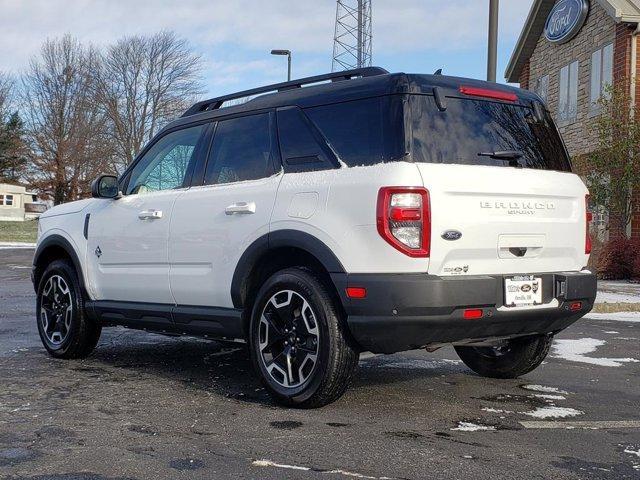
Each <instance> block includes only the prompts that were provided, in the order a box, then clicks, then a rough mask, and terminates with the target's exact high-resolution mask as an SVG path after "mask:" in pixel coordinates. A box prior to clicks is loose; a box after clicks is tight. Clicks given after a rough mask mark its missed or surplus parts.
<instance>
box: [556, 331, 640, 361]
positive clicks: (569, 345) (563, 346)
mask: <svg viewBox="0 0 640 480" xmlns="http://www.w3.org/2000/svg"><path fill="white" fill-rule="evenodd" d="M606 343H607V342H605V341H604V340H598V339H596V338H580V339H577V340H567V339H557V340H555V341H554V342H553V345H552V346H551V348H553V354H552V355H551V356H552V357H555V358H562V359H563V360H568V361H570V362H580V363H588V364H590V365H599V366H601V367H620V366H622V364H623V363H638V362H640V360H636V359H635V358H593V357H587V356H586V355H587V354H589V353H593V352H595V351H596V349H597V348H598V347H601V346H603V345H605V344H606Z"/></svg>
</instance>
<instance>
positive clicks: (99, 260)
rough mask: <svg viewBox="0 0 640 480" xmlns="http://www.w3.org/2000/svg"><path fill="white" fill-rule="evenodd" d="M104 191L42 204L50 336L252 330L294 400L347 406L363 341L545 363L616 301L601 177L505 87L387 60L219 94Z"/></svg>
mask: <svg viewBox="0 0 640 480" xmlns="http://www.w3.org/2000/svg"><path fill="white" fill-rule="evenodd" d="M242 97H248V98H250V100H249V101H245V102H244V103H238V101H237V99H239V98H242ZM229 101H235V102H232V103H235V105H232V106H225V104H226V103H228V102H229ZM93 197H94V198H92V199H87V200H81V201H78V202H73V203H68V204H65V205H60V206H57V207H55V208H53V209H51V210H49V211H48V212H46V213H45V214H43V215H42V216H41V217H40V237H39V241H38V248H37V251H36V254H35V258H34V269H33V281H34V285H35V288H36V290H37V293H38V297H37V316H38V329H39V332H40V335H41V337H42V341H43V343H44V346H45V347H46V349H47V350H48V351H49V352H50V353H51V354H52V355H53V356H56V357H61V358H79V357H84V356H86V355H88V354H89V353H90V352H91V351H92V350H93V349H94V347H95V346H96V344H97V342H98V338H99V336H100V332H101V328H102V327H103V326H109V325H124V326H127V327H131V328H136V329H144V330H148V331H152V332H158V333H165V334H173V335H175V334H178V335H181V334H184V335H198V336H203V337H207V338H212V339H217V340H222V341H232V342H243V343H245V342H246V343H247V344H248V346H249V350H250V353H251V357H252V359H253V362H254V365H255V368H256V371H257V372H258V374H259V375H260V376H261V378H262V380H263V381H264V383H265V385H266V386H267V388H268V389H269V391H270V392H271V393H272V394H273V395H274V396H275V398H276V399H278V400H279V401H282V402H284V403H287V404H291V405H297V406H304V407H317V406H321V405H324V404H327V403H329V402H331V401H333V400H335V399H336V398H338V397H339V396H340V395H341V394H342V393H343V392H344V391H345V389H346V388H347V386H348V383H349V380H350V379H351V377H352V375H353V372H354V370H355V368H356V366H357V363H358V356H359V353H360V352H362V351H371V352H374V353H393V352H399V351H403V350H409V349H417V348H427V349H428V350H429V351H432V350H433V349H436V348H438V347H440V346H442V345H445V344H453V345H454V346H455V348H456V350H457V352H458V354H459V355H460V357H461V358H462V360H463V361H464V362H465V363H466V364H467V365H468V366H469V367H470V368H471V369H473V370H474V371H476V372H477V373H479V374H481V375H485V376H490V377H499V378H513V377H516V376H519V375H522V374H525V373H527V372H529V371H531V370H533V369H534V368H535V367H537V366H538V365H539V364H540V363H541V362H542V360H543V359H544V357H545V355H546V354H547V351H548V349H549V345H550V343H551V339H552V337H553V335H554V334H555V333H557V332H559V331H560V330H562V329H564V328H566V327H568V326H569V325H570V324H572V323H573V322H575V321H576V320H578V319H579V318H580V317H582V316H583V315H585V314H586V313H587V312H588V311H589V310H590V309H591V308H592V306H593V302H594V299H595V294H596V280H595V277H594V275H593V274H592V273H591V272H589V271H587V270H586V265H587V260H588V254H589V251H590V240H589V235H588V229H589V218H590V214H589V213H588V211H587V202H588V197H587V189H586V188H585V186H584V184H583V183H582V181H581V180H580V178H579V177H577V176H576V175H574V174H572V173H571V165H570V162H569V158H568V156H567V152H566V150H565V147H564V145H563V143H562V140H561V139H560V136H559V134H558V131H557V129H556V127H555V126H554V123H553V121H552V119H551V117H550V115H549V113H548V111H547V110H546V109H545V107H544V105H543V104H542V102H541V101H540V99H539V98H538V97H537V96H536V95H535V94H533V93H531V92H528V91H525V90H519V89H514V88H510V87H507V86H503V85H497V84H489V83H486V82H480V81H476V80H469V79H461V78H451V77H445V76H441V75H409V74H404V73H397V74H389V73H388V72H386V71H385V70H383V69H380V68H367V69H360V70H353V71H348V72H341V73H336V74H329V75H321V76H318V77H312V78H307V79H303V80H297V81H293V82H288V83H283V84H278V85H271V86H269V87H265V88H259V89H254V90H250V91H245V92H240V93H238V94H235V95H229V96H226V97H221V98H216V99H212V100H208V101H205V102H200V103H197V104H196V105H194V106H193V107H192V108H191V109H189V110H188V111H187V112H186V113H185V114H184V115H183V116H182V117H181V118H180V119H178V120H176V121H174V122H173V123H171V124H170V125H168V126H167V127H166V128H165V129H164V130H163V131H162V132H160V133H159V134H158V135H157V136H156V137H155V138H154V139H153V140H152V141H151V142H150V143H149V145H148V146H147V147H146V148H145V149H144V150H143V151H142V152H141V153H140V155H139V156H138V158H137V159H136V160H135V161H134V162H133V163H132V164H131V165H130V167H129V168H128V169H127V170H126V171H125V172H124V174H123V175H122V176H120V178H116V177H115V176H109V175H105V176H101V177H100V178H98V179H97V180H96V181H95V182H94V185H93Z"/></svg>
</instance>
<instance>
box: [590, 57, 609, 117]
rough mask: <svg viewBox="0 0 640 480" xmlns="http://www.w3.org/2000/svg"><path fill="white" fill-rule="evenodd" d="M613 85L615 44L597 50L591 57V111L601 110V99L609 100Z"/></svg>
mask: <svg viewBox="0 0 640 480" xmlns="http://www.w3.org/2000/svg"><path fill="white" fill-rule="evenodd" d="M612 84H613V44H610V45H607V46H606V47H604V48H602V49H600V50H596V51H595V52H593V54H592V55H591V104H590V105H591V110H592V111H597V110H598V109H599V108H600V105H599V101H600V99H601V98H607V96H608V94H609V90H608V88H609V87H610V86H611V85H612Z"/></svg>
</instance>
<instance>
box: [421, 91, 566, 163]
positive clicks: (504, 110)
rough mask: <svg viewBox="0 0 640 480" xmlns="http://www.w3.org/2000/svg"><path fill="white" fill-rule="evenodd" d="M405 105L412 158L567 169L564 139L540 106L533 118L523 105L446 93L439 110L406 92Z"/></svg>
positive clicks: (423, 97) (425, 97)
mask: <svg viewBox="0 0 640 480" xmlns="http://www.w3.org/2000/svg"><path fill="white" fill-rule="evenodd" d="M410 105H411V124H412V154H413V159H414V161H416V162H423V163H454V164H463V165H493V166H507V167H509V166H518V167H524V168H536V169H542V170H558V171H562V172H570V171H571V163H570V162H569V158H568V156H567V152H566V149H565V148H564V144H563V143H562V140H561V139H560V135H559V133H558V131H557V129H556V127H555V124H554V123H553V120H552V119H551V117H550V116H549V114H548V113H547V112H546V111H545V113H544V119H542V121H538V120H536V118H535V115H534V113H533V109H531V108H528V107H523V106H520V105H511V104H506V103H500V102H491V101H486V100H470V99H457V98H447V99H446V110H445V111H444V112H441V111H440V110H438V108H437V106H436V103H435V100H434V98H433V97H432V96H428V95H411V100H410ZM542 110H543V109H541V111H542Z"/></svg>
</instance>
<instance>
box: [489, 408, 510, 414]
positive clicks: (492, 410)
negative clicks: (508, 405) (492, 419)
mask: <svg viewBox="0 0 640 480" xmlns="http://www.w3.org/2000/svg"><path fill="white" fill-rule="evenodd" d="M482 410H483V411H485V412H489V413H513V412H512V411H511V410H500V409H498V408H486V407H485V408H483V409H482Z"/></svg>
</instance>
